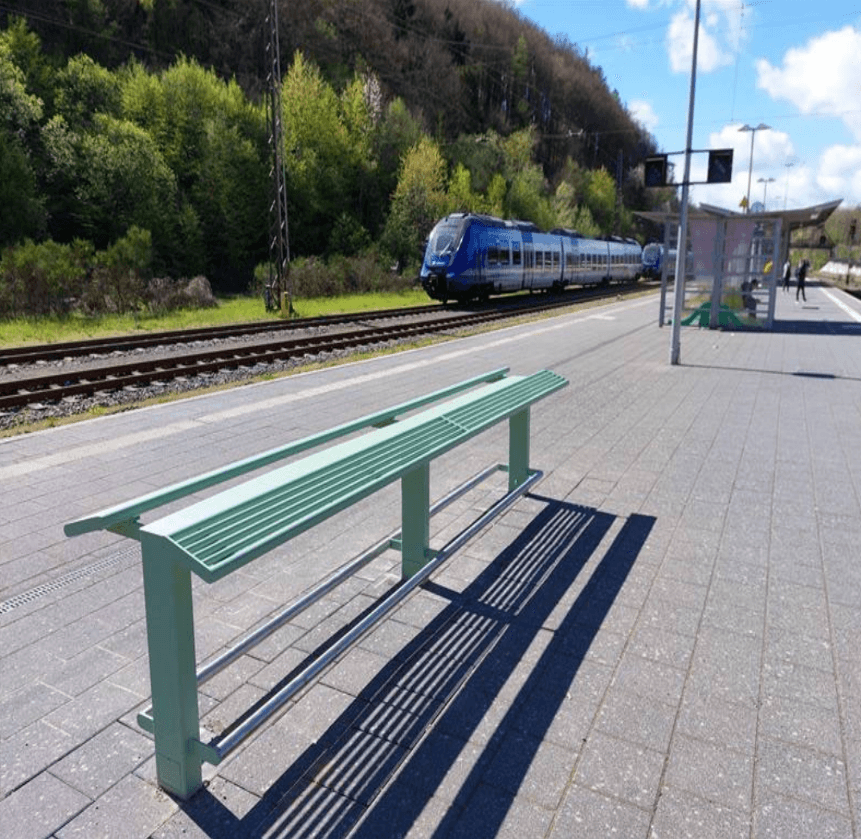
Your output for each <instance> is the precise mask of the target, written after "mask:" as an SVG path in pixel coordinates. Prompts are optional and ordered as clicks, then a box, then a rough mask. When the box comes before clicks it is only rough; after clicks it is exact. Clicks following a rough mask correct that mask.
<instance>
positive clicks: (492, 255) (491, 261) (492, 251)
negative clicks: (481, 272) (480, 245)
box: [487, 248, 499, 265]
mask: <svg viewBox="0 0 861 839" xmlns="http://www.w3.org/2000/svg"><path fill="white" fill-rule="evenodd" d="M497 262H499V248H488V249H487V264H488V265H496V263H497Z"/></svg>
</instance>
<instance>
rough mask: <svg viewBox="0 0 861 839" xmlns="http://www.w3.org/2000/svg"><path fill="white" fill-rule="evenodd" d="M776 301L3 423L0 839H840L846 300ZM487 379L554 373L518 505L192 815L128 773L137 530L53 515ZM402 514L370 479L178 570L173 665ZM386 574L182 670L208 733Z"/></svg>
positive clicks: (859, 737)
mask: <svg viewBox="0 0 861 839" xmlns="http://www.w3.org/2000/svg"><path fill="white" fill-rule="evenodd" d="M777 319H778V321H777V328H776V329H775V331H773V332H771V333H758V332H747V331H745V332H731V331H710V330H708V329H695V328H685V329H684V330H683V331H682V364H681V365H679V366H670V365H669V364H668V359H669V341H670V331H669V328H667V327H665V328H663V329H659V328H658V327H657V298H656V297H654V296H652V297H648V298H645V299H640V300H637V301H633V302H617V303H614V304H611V305H606V306H602V307H599V308H595V309H591V310H588V311H585V312H580V313H576V314H568V315H564V316H560V317H556V318H553V319H550V320H542V321H537V322H533V323H529V324H524V325H519V326H516V327H512V328H509V329H505V330H502V331H499V332H493V333H488V334H485V335H481V336H476V337H472V338H468V339H461V340H457V341H452V342H449V343H445V344H440V345H437V346H434V347H429V348H426V349H422V350H415V351H411V352H407V353H401V354H398V355H392V356H387V357H383V358H377V359H374V360H371V361H367V362H363V363H359V364H352V365H348V366H344V367H336V368H331V369H327V370H321V371H316V372H313V373H307V374H303V375H300V376H295V377H291V378H288V379H282V380H279V381H274V382H267V383H264V384H260V385H255V386H250V387H245V388H241V389H236V390H232V391H226V392H224V393H221V394H216V395H210V396H206V397H199V398H195V399H190V400H186V401H183V402H177V403H173V404H169V405H164V406H159V407H154V408H149V409H146V410H142V411H137V412H129V413H125V414H119V415H116V416H112V417H107V418H101V419H97V420H91V421H88V422H84V423H79V424H76V425H72V426H67V427H63V428H58V429H54V430H50V431H45V432H40V433H37V434H32V435H28V436H22V437H18V438H13V439H9V440H3V441H0V836H3V837H14V839H31V838H32V839H36V837H55V839H71V838H72V837H85V838H86V839H93V838H94V837H109V838H110V839H114V837H123V838H124V839H138V837H140V839H147V838H148V837H157V838H158V839H168V837H213V838H214V839H228V837H229V838H230V839H233V838H234V837H258V836H271V837H276V836H277V837H342V836H350V837H368V838H369V839H386V837H406V836H409V837H435V839H443V837H462V836H468V837H470V839H479V837H495V836H500V837H517V839H524V837H529V839H537V837H548V838H549V839H562V837H566V838H567V837H572V836H577V837H595V839H604V838H605V837H610V836H619V837H624V839H640V838H641V837H642V839H664V837H667V838H668V839H678V837H693V838H695V839H723V838H724V837H726V839H736V837H738V839H742V837H744V839H753V837H756V838H757V839H772V837H773V839H794V837H798V839H844V837H846V839H848V837H855V838H856V839H858V837H859V836H861V812H859V799H861V655H859V650H861V562H859V553H861V550H859V545H861V304H859V302H858V301H857V300H853V299H852V298H849V297H847V296H845V295H843V294H841V293H840V292H837V291H834V290H831V289H828V288H824V287H820V286H818V285H816V284H815V283H812V284H810V286H809V288H808V292H807V301H806V302H804V303H796V301H795V299H794V291H793V293H789V294H787V293H784V292H778V303H777ZM502 365H509V366H510V367H511V368H512V371H513V372H515V373H528V372H532V371H534V370H537V369H541V368H549V369H552V370H554V371H556V372H558V373H560V374H561V375H563V376H565V377H566V378H568V379H569V380H570V386H569V387H568V388H566V389H565V390H563V391H560V392H558V393H557V394H554V395H553V396H552V397H550V398H548V399H547V400H544V401H543V402H540V403H538V404H537V405H536V406H535V407H534V408H533V411H532V454H531V461H532V466H533V467H536V468H539V469H541V470H543V471H544V473H545V477H544V479H543V480H542V482H541V483H539V484H538V485H537V487H536V489H535V491H534V492H533V493H532V494H530V495H528V496H527V497H525V498H523V499H521V500H520V501H519V502H518V503H517V504H515V505H514V506H513V507H512V508H511V509H510V510H509V511H508V512H507V513H506V514H505V515H504V516H502V517H500V518H499V519H497V520H496V521H495V522H494V523H493V524H492V525H490V526H489V527H487V528H486V529H485V530H483V531H482V532H481V533H479V534H478V535H477V536H476V537H475V538H474V539H472V540H471V541H470V543H469V544H468V545H467V546H466V547H465V548H464V549H463V550H462V551H460V553H459V554H458V555H457V556H455V557H454V558H453V559H452V560H451V561H450V562H449V563H448V564H447V565H446V566H444V567H443V568H442V569H441V570H440V571H439V572H438V573H437V574H436V575H435V576H434V577H433V578H432V580H431V581H430V582H429V583H427V584H425V585H424V586H423V587H422V588H421V589H420V590H418V591H416V592H415V593H414V594H413V595H411V596H410V597H409V598H408V599H407V600H406V601H405V602H404V603H403V604H402V605H401V606H400V607H399V608H398V609H397V611H395V612H394V613H393V614H392V615H391V616H390V617H389V618H387V619H386V620H385V621H384V622H383V623H382V624H380V625H379V626H378V627H377V628H376V629H374V630H373V631H372V632H371V633H370V634H368V635H367V636H365V637H364V639H363V640H362V641H361V642H360V644H359V645H358V646H356V647H355V648H353V649H352V650H351V651H350V652H348V653H347V654H345V655H344V656H343V657H342V658H341V659H340V660H338V661H337V662H335V663H334V664H333V665H332V666H331V667H330V668H329V669H328V670H326V671H325V672H324V673H323V674H322V675H321V676H320V678H319V679H317V680H316V681H315V682H314V683H313V684H311V685H310V686H309V687H308V688H307V689H305V691H304V692H303V693H302V694H300V695H299V696H297V697H296V698H295V700H294V701H292V702H291V703H289V705H288V706H287V707H286V708H285V710H284V712H283V713H282V714H281V715H280V716H278V717H277V718H276V719H275V720H274V721H271V722H270V723H269V724H267V725H265V726H264V727H263V728H262V729H260V730H259V731H258V732H256V733H255V734H254V735H253V736H252V737H251V738H249V739H248V740H247V741H246V742H245V743H244V744H243V745H242V746H240V747H239V748H238V749H237V750H236V751H235V752H234V753H232V754H231V755H230V756H229V757H228V758H227V759H226V760H225V761H224V762H223V763H222V764H221V766H219V767H218V768H217V769H215V768H209V767H207V769H206V785H205V788H204V789H203V790H202V791H201V792H199V793H198V794H197V795H196V796H194V797H193V798H192V799H191V800H190V801H188V802H185V803H181V802H177V801H175V800H173V799H172V798H171V797H169V796H168V795H166V794H164V793H163V792H162V791H160V790H159V789H158V787H157V786H156V785H155V778H154V774H155V773H154V759H153V743H152V740H151V738H150V737H149V735H147V734H146V733H145V732H143V731H142V730H141V729H140V728H139V727H138V725H137V722H136V713H137V711H138V710H139V709H141V708H142V707H144V706H145V705H146V704H147V699H148V695H149V670H148V660H147V651H146V636H145V626H144V617H143V594H142V581H141V569H140V562H139V551H138V546H137V543H134V542H129V541H127V540H123V539H121V538H120V537H117V536H113V535H110V534H93V535H88V536H82V537H78V538H75V539H68V538H66V537H64V535H63V532H62V525H63V523H64V522H66V521H68V520H70V519H73V518H75V517H77V516H80V515H83V514H85V513H88V512H93V511H95V510H97V509H100V508H102V507H105V506H107V505H109V504H112V503H118V502H120V501H123V500H127V499H129V498H132V497H134V496H136V495H139V494H142V493H143V492H146V491H148V490H150V489H154V488H158V487H161V486H164V485H166V484H168V483H171V482H173V481H176V480H179V479H181V478H184V477H190V476H192V475H195V474H199V473H201V472H203V471H205V470H207V469H210V468H214V467H216V466H218V465H221V464H223V463H226V462H228V461H231V460H236V459H239V458H241V457H245V456H247V455H249V454H251V453H253V452H257V451H262V450H264V449H268V448H271V447H273V446H275V445H277V444H279V443H282V442H287V441H289V440H291V439H296V438H298V437H301V436H304V435H305V434H308V433H311V432H313V431H315V430H322V429H324V428H327V427H330V426H332V425H335V424H338V423H340V422H344V421H346V420H347V419H350V418H352V417H357V416H361V415H363V414H366V413H370V412H371V411H374V410H378V409H380V408H383V407H385V406H387V405H392V404H396V403H399V402H402V401H404V400H406V399H408V398H410V397H412V396H417V395H419V394H422V393H426V392H429V391H431V390H435V389H438V388H441V387H444V386H445V385H448V384H451V383H454V382H456V381H460V380H462V379H464V378H467V377H468V376H472V375H476V374H478V373H481V372H484V371H486V370H490V369H493V368H495V367H498V366H502ZM506 445H507V430H506V429H505V427H504V426H503V427H500V428H499V429H495V430H493V431H492V432H488V433H486V434H484V435H482V436H481V437H479V438H476V439H475V440H474V441H472V442H471V443H469V444H467V445H465V446H462V447H461V448H459V449H457V450H456V451H455V452H453V453H451V454H450V455H447V456H445V457H444V458H442V459H441V460H440V461H438V462H436V463H435V464H434V466H433V467H432V481H431V494H432V496H433V497H439V496H440V495H442V494H443V493H444V492H445V491H446V490H447V489H448V488H450V487H451V486H453V485H455V484H456V483H459V482H460V481H461V480H463V479H465V478H467V477H469V476H470V475H472V474H474V473H476V472H478V471H479V470H480V469H481V468H483V467H484V466H486V465H488V464H489V463H493V462H497V461H499V460H504V457H505V449H506ZM499 492H501V489H500V486H499V485H498V482H497V481H495V480H491V481H490V482H489V483H488V484H486V485H482V486H481V487H480V488H478V489H476V490H474V491H473V492H471V493H470V494H469V495H468V496H467V497H465V498H464V499H462V500H461V501H459V502H458V503H457V504H455V505H453V506H452V507H451V508H450V509H448V510H446V511H445V512H443V513H441V514H440V515H439V516H438V517H435V518H434V519H433V521H432V529H433V542H434V545H435V546H436V545H441V544H444V542H445V541H446V540H447V539H448V538H449V537H451V535H453V534H454V533H456V532H457V531H458V530H460V529H461V528H462V527H463V525H464V524H465V523H467V522H468V521H471V520H472V519H474V518H475V517H476V516H477V515H478V513H479V512H480V511H482V510H483V509H486V507H487V505H488V504H489V503H490V502H491V501H492V500H493V498H494V497H496V495H497V494H498V493H499ZM398 519H399V491H398V488H397V487H393V488H392V489H391V490H386V491H383V492H382V493H379V494H378V495H377V496H375V497H374V498H373V499H372V500H371V501H369V502H367V503H363V504H360V505H358V506H357V507H355V508H353V509H351V510H349V511H347V512H345V513H343V514H340V515H339V516H338V517H336V518H335V519H333V520H331V521H329V522H327V523H325V524H323V525H321V526H320V527H318V528H316V529H314V530H312V531H310V532H308V533H306V534H304V535H303V536H301V537H300V538H298V539H296V540H294V542H291V543H289V544H288V545H286V546H284V548H283V549H280V550H279V551H276V552H274V553H273V554H271V555H268V556H267V557H265V558H263V559H261V560H258V561H256V562H254V563H252V564H250V565H248V566H246V567H245V568H243V569H242V570H241V571H238V572H236V573H234V574H232V575H230V576H229V577H227V578H226V579H224V580H221V581H219V582H218V583H215V584H213V585H205V584H203V583H200V582H199V581H197V582H196V584H195V589H194V592H195V594H194V596H195V620H196V633H197V637H196V645H197V656H198V660H199V661H205V660H207V659H209V658H211V657H212V656H213V655H214V654H216V653H217V652H219V651H221V650H223V649H224V648H225V647H226V646H229V645H230V644H232V643H235V641H236V640H237V639H238V638H240V637H241V636H242V635H243V634H244V633H246V632H247V631H248V630H249V629H251V628H253V627H255V626H257V625H258V624H259V623H261V622H262V621H264V620H265V619H266V617H267V616H269V615H272V614H274V613H276V612H277V611H278V610H279V609H280V608H281V607H282V606H283V605H284V604H285V603H286V602H289V600H290V599H292V598H294V597H295V596H296V595H297V594H299V593H301V592H302V591H304V590H306V589H307V588H308V587H309V586H310V585H312V584H313V583H314V581H316V580H317V579H319V578H320V577H321V576H322V575H323V574H324V573H325V572H326V571H327V570H329V569H332V568H334V567H337V566H338V565H340V564H342V563H343V562H344V561H346V560H347V559H349V558H350V557H351V556H353V555H355V554H357V553H358V552H359V551H361V550H362V549H363V548H364V547H367V546H368V545H370V544H372V543H373V542H375V541H376V540H377V539H379V538H381V537H382V536H384V535H386V534H387V533H389V532H390V531H391V530H393V529H395V528H396V527H397V526H398ZM397 579H398V557H397V556H394V555H389V554H384V555H383V556H382V557H380V558H379V559H378V560H376V561H375V562H374V563H372V564H371V565H370V566H368V567H367V568H366V569H364V570H363V571H361V572H360V573H359V574H358V575H357V576H356V577H354V578H353V579H351V580H350V581H349V582H348V583H345V584H344V585H343V586H341V587H340V588H338V589H336V590H335V591H334V592H333V593H332V594H330V595H328V596H327V597H326V598H325V599H324V600H323V601H321V602H320V603H318V604H317V605H315V606H314V607H312V608H311V609H310V610H308V611H307V612H305V613H303V614H301V615H300V616H298V617H297V618H295V619H294V620H293V621H291V622H290V623H289V624H288V625H287V626H285V627H283V628H282V629H280V630H278V631H277V632H276V633H275V634H274V635H273V636H272V637H270V638H269V639H267V640H266V641H265V642H264V643H263V644H261V645H260V646H259V647H256V648H255V649H254V650H253V651H251V652H250V653H248V654H246V655H244V656H243V657H242V658H241V659H240V660H239V661H238V662H237V663H236V664H235V665H233V666H232V667H231V668H229V669H228V670H226V671H224V672H223V673H221V674H219V675H218V676H217V677H216V678H214V679H213V680H212V681H210V682H208V683H206V684H205V685H203V686H202V688H201V691H200V701H201V715H202V718H203V723H204V725H205V726H206V728H207V729H208V730H209V731H212V732H218V731H219V730H221V729H223V728H224V727H225V726H227V725H229V724H230V723H231V721H233V720H234V719H235V718H236V717H237V716H238V715H239V714H241V713H242V712H243V711H244V710H246V709H247V708H248V707H249V706H251V705H252V704H253V703H255V702H257V701H258V700H259V699H260V698H261V697H264V696H266V695H267V694H268V692H270V691H272V690H273V689H274V688H276V687H277V686H278V685H279V684H281V683H283V682H284V681H285V680H286V679H287V678H288V676H289V674H290V673H291V672H293V671H294V670H295V668H296V667H297V666H298V664H299V663H300V662H301V661H302V660H303V659H304V658H305V657H306V656H307V655H308V654H309V653H313V652H314V651H315V650H316V649H318V648H319V647H320V645H321V644H323V643H325V641H326V639H327V638H328V637H330V636H331V634H332V633H334V632H338V631H339V630H341V629H343V628H344V627H345V626H347V625H349V624H350V623H351V622H352V621H354V620H355V619H356V618H357V616H358V615H361V614H362V613H364V612H365V611H366V610H367V609H368V608H369V607H371V606H372V605H373V604H374V603H376V602H377V600H378V599H379V598H380V597H381V595H382V594H383V593H384V592H385V591H386V590H388V589H389V588H390V587H391V586H392V585H393V584H395V583H396V581H397Z"/></svg>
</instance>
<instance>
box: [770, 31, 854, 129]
mask: <svg viewBox="0 0 861 839" xmlns="http://www.w3.org/2000/svg"><path fill="white" fill-rule="evenodd" d="M756 71H757V86H758V87H759V88H761V89H762V90H765V91H766V93H768V94H769V96H771V97H772V98H773V99H785V100H787V101H789V102H791V103H793V104H794V105H796V106H797V107H798V109H799V110H800V111H801V112H802V113H804V114H812V113H819V114H826V115H829V116H836V117H838V118H840V119H841V120H842V121H843V122H844V124H845V125H846V127H847V128H848V129H849V130H850V131H851V132H852V134H853V136H854V137H855V138H856V139H858V140H859V141H861V31H859V30H857V29H855V28H853V27H852V26H846V27H844V28H843V29H840V30H838V31H835V32H826V33H825V34H824V35H820V36H818V37H816V38H812V39H811V40H809V41H808V42H807V44H805V45H804V46H803V47H794V48H793V49H790V50H788V51H787V53H786V55H784V57H783V66H782V67H773V66H772V65H771V64H770V63H769V62H768V61H766V60H765V59H760V60H759V61H757V62H756Z"/></svg>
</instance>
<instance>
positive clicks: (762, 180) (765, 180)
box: [756, 178, 774, 210]
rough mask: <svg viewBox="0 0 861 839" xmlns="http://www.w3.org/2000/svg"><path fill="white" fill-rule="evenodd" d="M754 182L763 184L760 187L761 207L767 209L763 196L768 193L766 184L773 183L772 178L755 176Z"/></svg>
mask: <svg viewBox="0 0 861 839" xmlns="http://www.w3.org/2000/svg"><path fill="white" fill-rule="evenodd" d="M756 182H757V183H758V184H763V187H762V208H763V210H767V209H768V203H767V202H766V200H765V196H766V195H768V185H769V184H772V183H774V178H757V179H756Z"/></svg>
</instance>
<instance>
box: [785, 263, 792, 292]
mask: <svg viewBox="0 0 861 839" xmlns="http://www.w3.org/2000/svg"><path fill="white" fill-rule="evenodd" d="M791 278H792V262H790V261H789V260H788V259H787V260H786V262H785V263H784V265H783V290H784V291H789V281H790V279H791Z"/></svg>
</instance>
